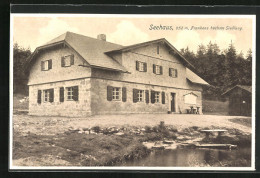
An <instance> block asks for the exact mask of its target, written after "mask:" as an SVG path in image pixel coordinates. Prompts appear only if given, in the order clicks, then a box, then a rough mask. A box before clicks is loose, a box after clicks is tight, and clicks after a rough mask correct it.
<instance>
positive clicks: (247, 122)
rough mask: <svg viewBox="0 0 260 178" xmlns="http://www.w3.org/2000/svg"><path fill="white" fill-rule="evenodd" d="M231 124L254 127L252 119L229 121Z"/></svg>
mask: <svg viewBox="0 0 260 178" xmlns="http://www.w3.org/2000/svg"><path fill="white" fill-rule="evenodd" d="M229 121H230V122H233V123H237V124H241V125H243V126H247V127H252V123H251V119H248V118H235V119H229Z"/></svg>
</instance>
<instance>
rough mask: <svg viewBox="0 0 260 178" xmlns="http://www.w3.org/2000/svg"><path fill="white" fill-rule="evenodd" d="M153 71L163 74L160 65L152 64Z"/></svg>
mask: <svg viewBox="0 0 260 178" xmlns="http://www.w3.org/2000/svg"><path fill="white" fill-rule="evenodd" d="M153 73H154V74H157V75H162V74H163V68H162V66H160V65H155V64H153Z"/></svg>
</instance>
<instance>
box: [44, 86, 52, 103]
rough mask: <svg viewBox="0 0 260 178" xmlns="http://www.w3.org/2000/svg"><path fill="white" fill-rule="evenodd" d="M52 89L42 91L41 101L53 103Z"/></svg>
mask: <svg viewBox="0 0 260 178" xmlns="http://www.w3.org/2000/svg"><path fill="white" fill-rule="evenodd" d="M53 96H54V89H47V90H43V101H44V102H53Z"/></svg>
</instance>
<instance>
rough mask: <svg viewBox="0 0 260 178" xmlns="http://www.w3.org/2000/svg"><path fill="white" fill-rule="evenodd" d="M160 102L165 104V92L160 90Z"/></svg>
mask: <svg viewBox="0 0 260 178" xmlns="http://www.w3.org/2000/svg"><path fill="white" fill-rule="evenodd" d="M162 104H165V92H164V91H163V92H162Z"/></svg>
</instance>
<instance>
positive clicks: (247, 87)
mask: <svg viewBox="0 0 260 178" xmlns="http://www.w3.org/2000/svg"><path fill="white" fill-rule="evenodd" d="M237 87H238V88H241V89H243V90H245V91H248V92H249V93H252V86H250V85H236V86H234V87H232V88H230V89H228V90H227V91H226V92H224V93H223V94H222V95H226V94H227V93H229V92H230V91H232V90H233V89H235V88H237Z"/></svg>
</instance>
